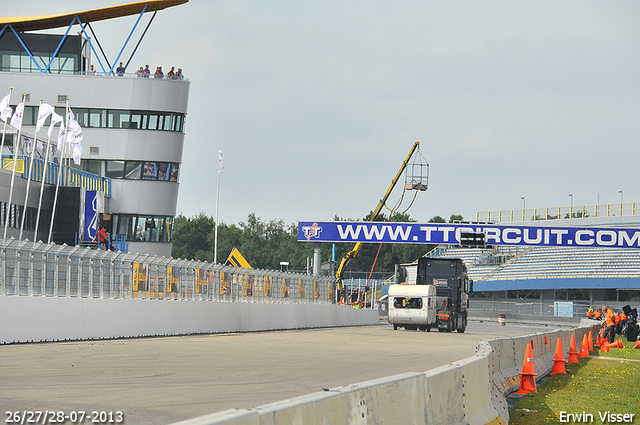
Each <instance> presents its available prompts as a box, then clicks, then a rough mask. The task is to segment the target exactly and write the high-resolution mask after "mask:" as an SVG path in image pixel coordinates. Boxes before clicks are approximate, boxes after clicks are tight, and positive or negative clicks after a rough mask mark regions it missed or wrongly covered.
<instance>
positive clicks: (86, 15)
mask: <svg viewBox="0 0 640 425" xmlns="http://www.w3.org/2000/svg"><path fill="white" fill-rule="evenodd" d="M188 1H189V0H147V1H141V2H137V3H129V4H123V5H120V6H112V7H103V8H101V9H93V10H87V11H85V12H77V13H65V14H62V15H44V16H18V17H13V18H0V27H2V26H4V25H6V24H9V25H11V26H12V27H13V28H14V29H15V30H16V31H37V30H48V29H53V28H62V27H66V26H68V25H69V24H70V23H71V21H72V20H73V18H74V17H75V16H78V17H79V18H80V20H81V21H82V22H83V23H84V22H96V21H104V20H106V19H113V18H121V17H123V16H130V15H136V14H139V13H141V12H142V10H143V9H144V7H145V6H147V10H146V12H153V11H158V10H163V9H166V8H168V7H171V6H177V5H180V4H184V3H187V2H188Z"/></svg>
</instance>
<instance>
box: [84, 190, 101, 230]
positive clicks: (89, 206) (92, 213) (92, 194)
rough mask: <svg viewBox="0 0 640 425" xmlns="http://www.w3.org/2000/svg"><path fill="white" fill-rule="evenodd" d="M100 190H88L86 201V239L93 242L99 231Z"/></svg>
mask: <svg viewBox="0 0 640 425" xmlns="http://www.w3.org/2000/svg"><path fill="white" fill-rule="evenodd" d="M98 194H99V192H98V191H96V190H87V192H86V195H85V202H84V239H83V240H84V241H85V242H91V241H92V240H94V239H95V238H96V233H97V232H98V213H99V212H100V208H99V201H100V198H99V195H98Z"/></svg>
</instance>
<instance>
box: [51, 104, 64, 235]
mask: <svg viewBox="0 0 640 425" xmlns="http://www.w3.org/2000/svg"><path fill="white" fill-rule="evenodd" d="M64 115H65V121H64V122H63V123H62V124H64V126H65V131H64V140H63V142H62V149H61V150H60V160H59V161H58V178H57V179H56V193H55V195H54V196H53V209H52V210H51V225H50V226H49V238H48V239H47V243H51V237H52V236H53V220H54V219H55V216H56V204H57V203H58V190H59V189H60V180H61V179H62V163H63V161H64V151H65V148H66V145H67V133H68V132H69V131H68V130H69V129H68V128H67V125H69V99H67V100H66V101H65V113H64ZM58 144H60V141H59V140H58Z"/></svg>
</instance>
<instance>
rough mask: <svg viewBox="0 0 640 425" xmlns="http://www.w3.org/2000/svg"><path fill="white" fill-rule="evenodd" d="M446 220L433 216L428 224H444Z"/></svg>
mask: <svg viewBox="0 0 640 425" xmlns="http://www.w3.org/2000/svg"><path fill="white" fill-rule="evenodd" d="M446 222H447V220H445V219H444V218H442V217H440V216H439V215H434V216H433V217H431V218H430V219H429V223H446Z"/></svg>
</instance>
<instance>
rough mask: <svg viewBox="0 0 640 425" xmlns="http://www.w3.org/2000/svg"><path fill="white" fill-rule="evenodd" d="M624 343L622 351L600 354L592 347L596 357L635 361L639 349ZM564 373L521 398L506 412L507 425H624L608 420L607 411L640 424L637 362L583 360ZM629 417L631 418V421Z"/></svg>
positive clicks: (639, 374)
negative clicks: (558, 424)
mask: <svg viewBox="0 0 640 425" xmlns="http://www.w3.org/2000/svg"><path fill="white" fill-rule="evenodd" d="M624 344H625V348H617V349H611V350H610V352H609V353H599V350H598V348H597V347H594V348H595V354H596V355H597V354H600V356H602V357H605V355H606V357H617V358H625V357H626V358H630V359H637V358H638V352H640V350H632V349H631V348H630V347H633V345H634V344H633V343H627V342H625V343H624ZM629 344H630V345H629ZM566 370H567V374H566V375H565V374H556V375H553V376H549V377H548V379H547V380H546V381H545V382H544V383H542V384H541V385H540V386H538V392H537V393H531V394H527V395H525V396H523V397H522V398H520V399H519V400H518V401H517V402H516V403H515V404H514V405H513V407H512V408H511V410H510V411H509V415H510V423H511V424H515V425H534V424H544V423H581V422H587V423H596V424H600V423H625V421H624V420H623V419H625V418H624V417H623V416H615V417H614V418H611V417H607V416H606V414H607V412H608V413H610V414H615V415H618V414H621V415H624V414H627V417H626V418H627V419H630V420H631V421H630V422H629V421H627V423H637V424H640V403H638V394H637V389H638V385H639V384H640V362H639V361H634V360H614V359H606V358H582V359H580V363H579V364H578V363H576V364H571V365H567V366H566ZM561 412H565V413H564V414H563V413H561ZM569 415H577V416H574V417H572V416H569ZM601 415H603V416H604V418H603V416H601ZM630 415H634V416H633V417H632V418H631V417H630ZM561 419H562V421H561ZM603 419H604V420H603ZM611 419H615V421H612V420H611Z"/></svg>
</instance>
